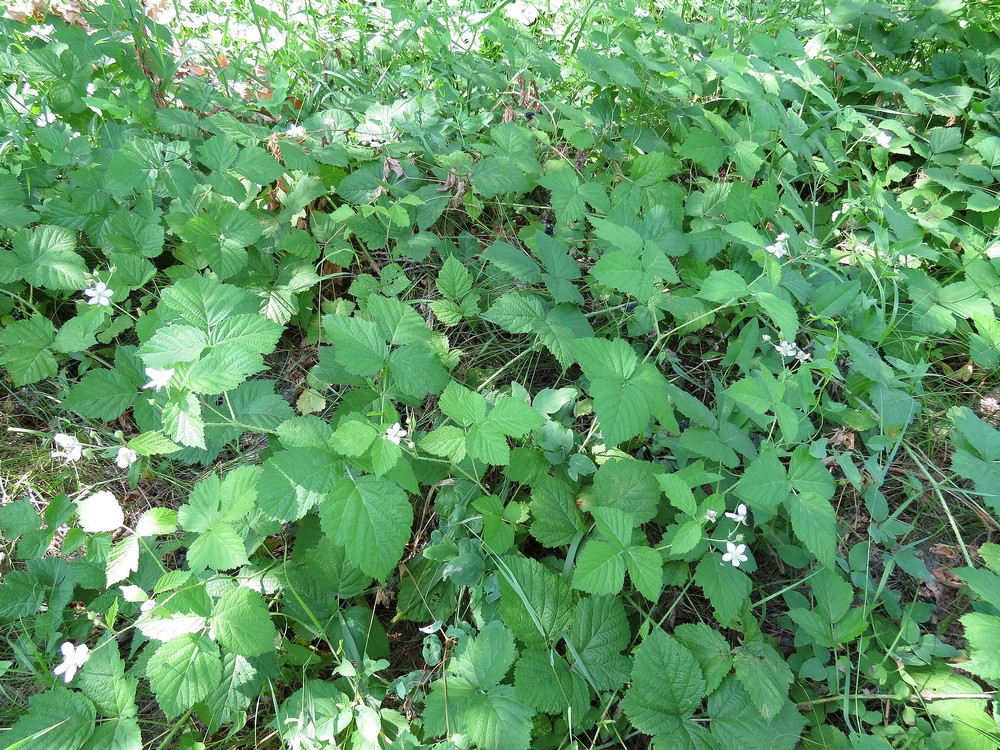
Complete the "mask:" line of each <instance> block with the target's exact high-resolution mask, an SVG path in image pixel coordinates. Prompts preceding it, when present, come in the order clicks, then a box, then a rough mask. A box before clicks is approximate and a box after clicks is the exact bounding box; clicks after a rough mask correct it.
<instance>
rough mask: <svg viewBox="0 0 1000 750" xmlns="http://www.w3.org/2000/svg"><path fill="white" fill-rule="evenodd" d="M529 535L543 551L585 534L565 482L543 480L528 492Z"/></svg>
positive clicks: (552, 479) (577, 509) (580, 518)
mask: <svg viewBox="0 0 1000 750" xmlns="http://www.w3.org/2000/svg"><path fill="white" fill-rule="evenodd" d="M531 516H532V522H531V527H530V529H531V535H532V536H533V537H535V539H537V540H538V541H539V542H541V543H542V544H544V545H545V546H546V547H562V546H565V545H567V544H571V543H572V542H573V540H574V539H575V538H576V537H577V536H578V535H580V534H583V532H584V531H586V529H587V527H586V525H585V524H584V521H583V515H582V514H581V513H580V509H579V508H577V506H576V502H575V501H574V498H573V493H572V491H571V490H570V488H569V485H567V484H566V483H565V482H563V481H561V480H559V479H555V478H554V477H549V476H545V477H543V478H542V479H541V480H540V481H539V482H538V483H537V484H536V485H535V486H534V487H533V488H532V492H531Z"/></svg>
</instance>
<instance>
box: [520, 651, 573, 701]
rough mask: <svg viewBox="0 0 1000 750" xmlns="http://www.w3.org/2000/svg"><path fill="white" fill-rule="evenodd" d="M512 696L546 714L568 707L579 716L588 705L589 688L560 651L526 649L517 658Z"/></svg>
mask: <svg viewBox="0 0 1000 750" xmlns="http://www.w3.org/2000/svg"><path fill="white" fill-rule="evenodd" d="M514 695H515V696H516V697H517V698H518V700H520V701H522V702H524V703H525V704H526V705H528V706H530V707H531V708H533V709H535V710H536V711H545V712H546V713H555V714H558V713H564V712H566V710H567V709H569V710H570V711H571V715H572V716H582V715H583V712H584V711H585V710H586V709H587V707H588V706H589V705H590V691H589V690H588V689H587V683H586V682H584V680H583V678H582V677H581V676H580V675H579V673H577V672H575V671H573V670H571V669H570V666H569V664H568V663H567V662H566V660H565V659H564V658H563V657H562V656H560V655H559V654H556V653H553V652H551V651H543V650H539V649H529V650H527V651H525V652H524V653H523V654H521V656H520V658H519V659H518V660H517V667H516V669H515V674H514Z"/></svg>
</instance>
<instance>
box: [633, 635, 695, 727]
mask: <svg viewBox="0 0 1000 750" xmlns="http://www.w3.org/2000/svg"><path fill="white" fill-rule="evenodd" d="M668 675H669V677H668V678H666V679H665V677H667V676H668ZM704 696H705V678H704V677H703V676H702V673H701V667H699V666H698V662H697V661H696V660H695V658H694V655H693V654H692V653H691V652H690V651H688V650H687V648H685V647H684V645H683V644H682V643H681V642H680V641H678V640H677V639H676V638H673V637H671V636H669V635H667V634H666V633H664V632H663V631H662V630H660V629H659V628H657V629H656V630H654V631H653V632H651V633H650V634H649V635H648V636H647V637H646V639H645V640H644V641H643V642H642V645H641V646H640V647H639V650H638V651H637V652H636V655H635V663H634V665H633V668H632V686H631V687H630V688H629V689H628V692H627V693H626V694H625V699H624V700H623V701H622V708H623V709H624V711H625V715H626V716H628V718H629V719H630V720H631V721H632V724H633V725H635V727H636V729H638V730H639V731H640V732H643V733H645V734H655V735H660V734H668V733H670V732H675V731H677V729H678V725H679V724H680V720H681V719H682V718H685V717H687V716H690V715H692V714H693V713H694V711H695V709H696V708H697V707H698V706H700V705H701V701H702V698H703V697H704Z"/></svg>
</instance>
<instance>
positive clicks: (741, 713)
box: [707, 677, 805, 750]
mask: <svg viewBox="0 0 1000 750" xmlns="http://www.w3.org/2000/svg"><path fill="white" fill-rule="evenodd" d="M707 713H708V715H709V716H711V717H712V725H711V726H712V740H713V747H715V748H718V750H792V748H795V747H797V746H798V744H799V735H800V734H801V732H802V727H803V726H804V725H805V718H804V717H803V716H802V715H801V714H799V712H798V710H797V709H796V708H795V704H793V703H792V702H791V701H786V702H785V705H784V706H783V707H782V709H781V711H780V712H779V713H778V715H777V716H776V717H775V718H774V719H772V720H770V721H768V720H767V719H765V718H764V717H763V716H761V714H760V711H758V710H757V708H756V707H755V706H754V705H753V703H752V702H751V700H750V696H749V695H747V693H746V690H744V689H743V687H742V686H741V685H740V684H739V682H737V681H736V679H735V678H733V677H730V678H727V679H726V680H724V681H723V683H722V685H721V687H719V689H718V690H716V691H715V692H714V693H712V695H710V696H709V699H708V712H707Z"/></svg>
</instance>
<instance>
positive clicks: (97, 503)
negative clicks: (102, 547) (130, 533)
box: [76, 490, 125, 534]
mask: <svg viewBox="0 0 1000 750" xmlns="http://www.w3.org/2000/svg"><path fill="white" fill-rule="evenodd" d="M76 514H77V522H78V524H79V526H80V528H81V529H83V530H84V531H86V532H88V533H91V534H97V533H100V532H102V531H117V530H118V529H120V528H121V526H122V524H123V523H125V514H124V513H123V512H122V507H121V506H120V505H119V504H118V499H117V498H116V497H115V496H114V495H112V494H111V493H110V492H108V491H107V490H101V491H100V492H95V493H94V494H93V495H89V496H87V497H85V498H84V499H83V500H81V501H80V502H78V503H77V504H76Z"/></svg>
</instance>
